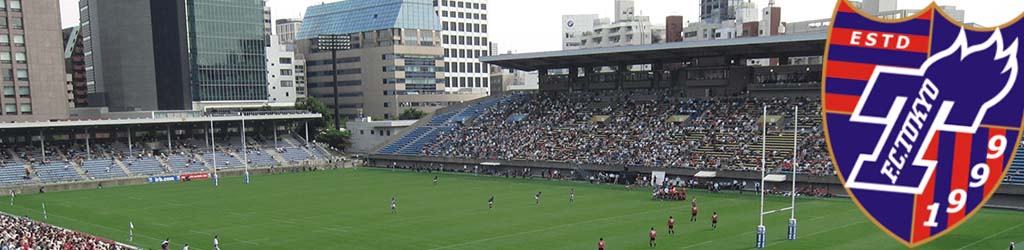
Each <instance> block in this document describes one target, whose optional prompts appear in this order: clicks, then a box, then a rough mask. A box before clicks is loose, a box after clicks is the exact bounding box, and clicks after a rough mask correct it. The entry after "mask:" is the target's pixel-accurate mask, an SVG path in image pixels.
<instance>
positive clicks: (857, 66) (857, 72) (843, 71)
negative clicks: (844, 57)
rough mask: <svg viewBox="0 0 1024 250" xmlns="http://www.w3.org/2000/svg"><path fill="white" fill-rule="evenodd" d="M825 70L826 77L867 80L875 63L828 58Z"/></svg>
mask: <svg viewBox="0 0 1024 250" xmlns="http://www.w3.org/2000/svg"><path fill="white" fill-rule="evenodd" d="M827 71H828V72H825V75H826V76H828V77H832V78H842V79H850V80H859V81H867V80H871V74H874V73H875V65H874V64H864V63H854V62H843V61H835V60H829V61H828V67H827Z"/></svg>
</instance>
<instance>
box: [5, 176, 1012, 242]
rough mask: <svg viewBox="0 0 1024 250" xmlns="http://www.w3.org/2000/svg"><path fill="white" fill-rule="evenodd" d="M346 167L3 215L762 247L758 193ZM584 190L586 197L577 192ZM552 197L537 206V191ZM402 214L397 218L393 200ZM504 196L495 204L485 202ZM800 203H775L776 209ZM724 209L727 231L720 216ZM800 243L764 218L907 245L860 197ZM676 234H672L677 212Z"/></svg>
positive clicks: (51, 198) (824, 214)
mask: <svg viewBox="0 0 1024 250" xmlns="http://www.w3.org/2000/svg"><path fill="white" fill-rule="evenodd" d="M434 175H435V174H426V173H412V172H402V171H398V172H392V171H390V170H381V169H365V168H360V169H346V170H335V171H324V172H312V173H299V174H281V175H272V176H253V178H252V181H253V182H252V183H251V184H248V185H246V184H244V183H242V179H241V178H224V179H222V180H221V185H220V187H214V186H213V185H212V183H211V182H210V181H209V180H206V181H196V182H191V183H161V184H148V185H139V186H123V187H112V188H106V189H102V190H80V191H68V192H56V193H47V194H34V195H24V196H18V197H17V198H16V202H15V206H14V207H11V206H9V204H7V201H6V200H4V201H3V202H2V205H0V210H3V211H5V212H8V213H12V214H15V215H27V216H29V217H31V218H32V219H36V220H39V219H41V217H42V213H41V206H42V205H41V204H42V203H44V202H45V203H46V209H47V212H48V215H49V216H48V220H46V222H48V223H52V224H55V225H59V226H63V227H67V228H70V229H74V230H80V231H83V232H87V233H91V234H95V235H98V236H102V237H106V238H110V239H114V240H118V241H122V242H124V241H126V240H127V236H128V222H129V221H133V222H134V223H135V241H134V242H131V243H132V244H135V245H138V246H141V247H144V248H159V243H160V241H162V240H163V239H164V238H166V237H170V238H171V241H172V243H173V246H174V248H173V249H179V248H180V247H181V245H182V244H184V243H189V244H191V246H192V249H206V250H210V249H212V237H213V235H214V234H217V235H220V239H221V247H222V248H223V249H595V248H596V245H597V240H598V238H601V237H604V239H605V240H606V241H607V246H608V249H648V246H647V231H648V229H650V227H652V226H653V227H655V228H656V229H657V230H658V246H657V248H658V249H752V248H753V246H754V231H755V227H756V225H757V223H758V218H757V213H758V199H757V196H755V195H754V194H752V193H744V194H739V193H734V192H723V193H716V194H711V193H706V192H701V191H691V192H690V196H691V197H693V196H696V197H697V198H698V205H699V207H700V218H699V220H698V221H697V222H696V223H691V222H688V219H689V217H690V216H689V204H690V202H688V201H686V202H661V201H652V200H650V193H649V192H647V191H646V190H644V191H640V190H635V191H626V190H625V189H624V188H623V187H622V186H618V185H615V186H612V185H591V184H585V183H577V182H558V181H546V180H522V179H506V178H503V177H483V176H470V175H453V174H440V183H439V184H438V185H436V186H435V185H433V184H432V181H431V179H432V178H433V176H434ZM571 187H575V188H576V202H575V203H569V202H568V192H569V189H570V188H571ZM537 191H542V192H543V196H542V199H541V204H540V205H535V204H534V200H533V194H534V193H536V192H537ZM392 195H395V196H397V198H398V213H397V214H396V215H393V214H391V211H390V209H389V206H390V199H391V196H392ZM490 195H494V196H495V208H494V209H493V210H489V209H488V208H487V198H488V197H490ZM788 206H789V199H788V198H786V197H769V198H768V199H767V201H766V210H775V209H779V208H783V207H788ZM713 211H717V212H718V213H719V215H720V221H719V226H718V230H717V231H712V230H711V225H710V224H711V223H710V216H711V212H713ZM796 211H797V218H798V219H799V221H800V226H799V234H798V235H799V238H798V239H797V240H795V241H788V240H786V239H785V237H786V225H787V221H788V219H789V212H788V211H784V212H777V213H772V214H769V215H766V216H765V225H766V226H767V232H768V234H767V238H768V240H767V243H766V244H767V247H768V248H770V249H871V250H882V249H903V248H905V247H904V246H903V245H901V244H900V243H898V242H896V241H895V240H893V239H891V238H889V236H887V235H885V234H884V233H883V232H882V231H880V230H879V229H878V228H877V227H876V226H875V225H874V224H873V223H871V221H869V220H868V219H867V218H866V217H865V216H864V215H862V214H861V212H860V211H859V210H858V209H857V207H856V206H855V205H854V204H853V202H852V201H850V200H849V199H842V198H836V199H809V198H808V199H798V201H797V210H796ZM670 215H672V216H675V217H676V221H677V229H676V230H677V233H676V234H675V235H669V234H668V232H667V228H666V220H667V219H668V216H670ZM1022 226H1024V213H1022V212H1013V211H1006V210H997V209H985V210H982V211H981V212H980V213H979V214H977V215H976V216H974V217H973V218H972V219H971V220H970V221H968V222H967V223H966V224H965V225H963V226H961V227H959V228H957V229H956V230H955V231H953V232H952V233H950V234H948V235H946V236H945V237H943V238H941V239H939V240H936V241H933V242H931V243H929V244H927V245H925V246H923V247H921V249H1005V248H1006V247H1007V245H1008V244H1009V242H1010V241H1020V240H1021V239H1022V238H1024V227H1022Z"/></svg>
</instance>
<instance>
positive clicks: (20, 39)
mask: <svg viewBox="0 0 1024 250" xmlns="http://www.w3.org/2000/svg"><path fill="white" fill-rule="evenodd" d="M14 46H16V47H25V35H14Z"/></svg>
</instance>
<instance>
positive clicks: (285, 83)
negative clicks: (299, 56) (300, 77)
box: [281, 80, 295, 87]
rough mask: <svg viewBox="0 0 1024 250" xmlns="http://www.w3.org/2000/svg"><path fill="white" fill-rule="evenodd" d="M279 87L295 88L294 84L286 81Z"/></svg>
mask: <svg viewBox="0 0 1024 250" xmlns="http://www.w3.org/2000/svg"><path fill="white" fill-rule="evenodd" d="M281 87H295V82H294V81H288V80H285V81H281Z"/></svg>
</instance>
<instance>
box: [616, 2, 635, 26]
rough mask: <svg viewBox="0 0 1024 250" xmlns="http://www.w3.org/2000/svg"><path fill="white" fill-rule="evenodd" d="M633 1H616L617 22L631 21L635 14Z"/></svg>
mask: <svg viewBox="0 0 1024 250" xmlns="http://www.w3.org/2000/svg"><path fill="white" fill-rule="evenodd" d="M634 9H635V7H634V4H633V0H615V21H616V22H621V21H626V20H629V19H630V18H632V17H633V14H634Z"/></svg>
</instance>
